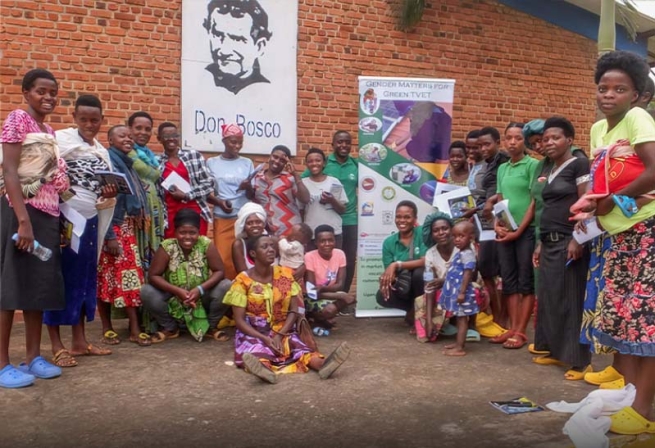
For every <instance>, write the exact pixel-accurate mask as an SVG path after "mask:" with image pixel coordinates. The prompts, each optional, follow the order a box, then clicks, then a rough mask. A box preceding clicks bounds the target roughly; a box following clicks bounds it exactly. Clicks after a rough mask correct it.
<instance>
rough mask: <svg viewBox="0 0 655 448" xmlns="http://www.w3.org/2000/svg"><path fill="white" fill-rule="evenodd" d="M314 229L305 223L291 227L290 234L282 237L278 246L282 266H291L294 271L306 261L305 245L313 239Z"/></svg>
mask: <svg viewBox="0 0 655 448" xmlns="http://www.w3.org/2000/svg"><path fill="white" fill-rule="evenodd" d="M312 237H313V231H312V229H311V227H309V226H308V225H307V224H305V223H301V224H296V225H294V226H293V227H291V232H290V233H289V236H287V237H285V238H281V239H280V241H279V243H278V247H279V250H280V266H284V267H287V268H291V269H293V270H294V271H295V270H296V269H298V268H299V267H300V266H302V265H303V264H304V263H305V246H306V245H307V244H309V242H310V241H311V240H312Z"/></svg>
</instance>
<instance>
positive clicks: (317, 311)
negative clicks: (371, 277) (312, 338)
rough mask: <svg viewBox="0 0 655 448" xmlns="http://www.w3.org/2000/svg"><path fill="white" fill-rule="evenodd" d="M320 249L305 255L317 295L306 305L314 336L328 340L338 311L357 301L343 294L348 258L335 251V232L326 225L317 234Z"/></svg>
mask: <svg viewBox="0 0 655 448" xmlns="http://www.w3.org/2000/svg"><path fill="white" fill-rule="evenodd" d="M314 233H315V234H316V237H315V239H314V241H315V243H316V247H317V248H318V249H316V250H313V251H311V252H309V253H308V254H307V255H305V266H306V268H307V272H306V275H305V278H306V280H307V283H311V284H313V285H315V286H316V291H315V293H314V294H315V295H313V297H309V298H308V299H307V300H306V301H305V306H306V308H307V312H308V313H309V314H310V316H311V317H312V318H313V319H314V323H315V329H314V334H316V335H317V336H328V335H329V334H330V333H329V329H330V328H332V327H333V326H334V318H335V317H336V316H337V314H338V313H339V311H342V310H343V309H344V308H346V307H348V306H349V305H352V304H354V303H355V297H354V296H353V295H352V294H349V293H348V291H344V285H345V282H346V254H345V253H344V252H343V251H342V250H341V249H337V248H336V247H335V245H336V242H335V236H334V229H333V228H332V227H331V226H328V225H327V224H323V225H320V226H318V227H317V228H316V230H315V231H314Z"/></svg>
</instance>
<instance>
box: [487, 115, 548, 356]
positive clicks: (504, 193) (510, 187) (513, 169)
mask: <svg viewBox="0 0 655 448" xmlns="http://www.w3.org/2000/svg"><path fill="white" fill-rule="evenodd" d="M522 130H523V125H522V124H520V123H510V124H509V126H507V128H506V129H505V143H506V146H507V147H506V149H507V153H508V154H509V156H510V160H509V161H507V162H505V163H503V164H502V165H501V166H500V167H499V168H498V187H497V195H496V198H495V202H499V201H502V200H504V199H507V200H508V202H509V205H508V207H509V211H510V213H511V214H512V216H513V218H514V220H515V221H516V224H517V226H518V228H517V229H516V230H512V229H510V228H507V227H504V226H502V225H501V224H500V222H499V221H498V220H497V221H496V234H497V235H498V236H497V238H496V241H497V242H498V243H499V244H498V246H497V247H498V261H499V265H500V276H501V278H502V279H503V291H502V293H503V296H504V299H505V300H506V301H507V309H508V312H509V319H510V325H511V327H510V330H509V331H507V332H506V333H504V334H502V335H500V336H498V337H496V338H493V339H491V342H493V343H496V344H503V347H504V348H508V349H519V348H521V347H523V346H524V345H525V344H526V343H527V336H526V335H525V330H526V328H527V326H528V321H529V320H530V315H531V314H532V310H533V308H534V270H533V267H532V254H533V252H534V200H533V199H532V198H531V197H530V187H531V185H532V180H533V178H534V175H535V170H536V167H537V164H538V163H539V162H538V161H537V160H535V159H533V158H532V157H528V156H527V155H526V154H525V145H524V140H523V132H522ZM492 202H493V201H492Z"/></svg>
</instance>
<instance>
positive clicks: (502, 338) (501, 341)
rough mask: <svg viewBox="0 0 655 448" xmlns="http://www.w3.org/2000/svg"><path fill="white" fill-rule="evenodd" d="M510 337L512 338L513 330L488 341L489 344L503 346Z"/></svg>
mask: <svg viewBox="0 0 655 448" xmlns="http://www.w3.org/2000/svg"><path fill="white" fill-rule="evenodd" d="M512 336H514V330H507V331H506V332H505V333H503V334H501V335H500V336H496V337H495V338H491V339H489V342H490V343H491V344H504V343H505V342H507V340H508V339H509V338H511V337H512Z"/></svg>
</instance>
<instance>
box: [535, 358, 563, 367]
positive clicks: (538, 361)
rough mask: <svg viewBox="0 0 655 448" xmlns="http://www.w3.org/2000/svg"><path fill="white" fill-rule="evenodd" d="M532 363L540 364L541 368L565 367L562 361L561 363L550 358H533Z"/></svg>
mask: <svg viewBox="0 0 655 448" xmlns="http://www.w3.org/2000/svg"><path fill="white" fill-rule="evenodd" d="M532 362H533V363H535V364H539V365H540V366H563V365H565V364H564V363H563V362H562V361H559V360H557V359H555V358H551V357H550V356H535V357H534V358H532Z"/></svg>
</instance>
